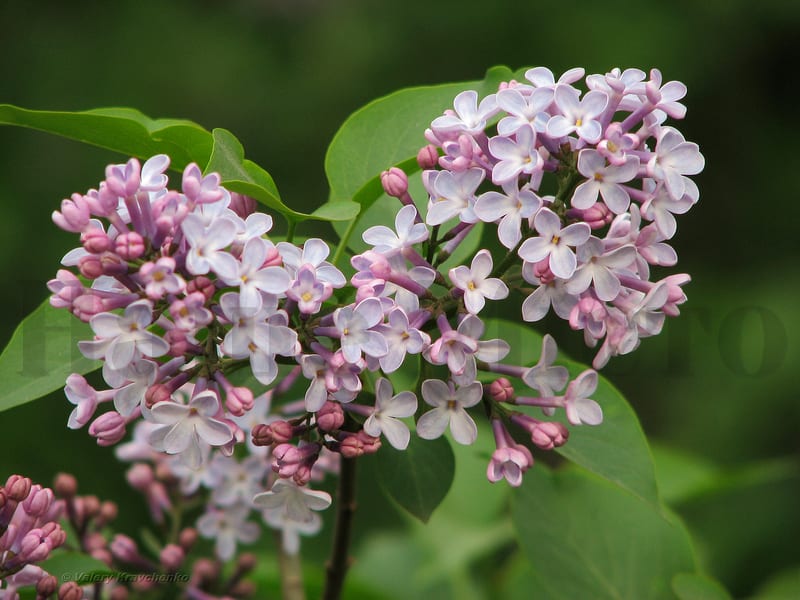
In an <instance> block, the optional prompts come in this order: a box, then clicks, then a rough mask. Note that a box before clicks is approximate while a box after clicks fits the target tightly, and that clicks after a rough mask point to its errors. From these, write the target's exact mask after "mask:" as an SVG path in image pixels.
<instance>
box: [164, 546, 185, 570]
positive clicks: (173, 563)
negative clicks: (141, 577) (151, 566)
mask: <svg viewBox="0 0 800 600" xmlns="http://www.w3.org/2000/svg"><path fill="white" fill-rule="evenodd" d="M185 559H186V554H185V553H184V551H183V548H181V547H180V546H178V545H177V544H167V545H166V546H164V549H163V550H162V551H161V554H160V555H159V561H160V562H161V566H162V567H163V568H164V570H165V571H167V572H174V571H177V570H178V569H179V568H180V566H181V565H182V564H183V561H184V560H185Z"/></svg>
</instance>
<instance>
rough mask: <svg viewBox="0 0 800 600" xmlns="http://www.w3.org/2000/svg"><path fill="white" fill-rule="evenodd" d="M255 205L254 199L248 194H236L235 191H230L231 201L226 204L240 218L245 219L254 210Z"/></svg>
mask: <svg viewBox="0 0 800 600" xmlns="http://www.w3.org/2000/svg"><path fill="white" fill-rule="evenodd" d="M256 206H257V204H256V201H255V200H253V198H251V197H250V196H244V195H242V194H237V193H236V192H231V202H230V204H228V208H230V209H231V210H232V211H233V212H235V213H236V214H237V215H239V216H240V217H241V218H242V219H246V218H247V217H249V216H250V215H252V214H253V213H254V212H256Z"/></svg>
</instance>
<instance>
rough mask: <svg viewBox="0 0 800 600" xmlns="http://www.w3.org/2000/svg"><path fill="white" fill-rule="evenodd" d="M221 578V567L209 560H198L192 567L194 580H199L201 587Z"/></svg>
mask: <svg viewBox="0 0 800 600" xmlns="http://www.w3.org/2000/svg"><path fill="white" fill-rule="evenodd" d="M217 577H219V565H218V564H216V563H215V562H214V561H212V560H209V559H208V558H198V559H197V560H196V561H194V565H193V567H192V579H197V580H199V581H198V583H199V585H200V586H203V584H210V583H213V582H214V581H216V579H217Z"/></svg>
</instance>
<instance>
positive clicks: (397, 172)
mask: <svg viewBox="0 0 800 600" xmlns="http://www.w3.org/2000/svg"><path fill="white" fill-rule="evenodd" d="M381 185H382V186H383V191H385V192H386V194H387V195H389V196H392V197H394V198H400V197H401V196H404V195H405V194H406V193H407V192H408V175H406V174H405V173H404V172H403V170H402V169H398V168H397V167H392V168H391V169H389V170H388V171H384V172H383V173H381Z"/></svg>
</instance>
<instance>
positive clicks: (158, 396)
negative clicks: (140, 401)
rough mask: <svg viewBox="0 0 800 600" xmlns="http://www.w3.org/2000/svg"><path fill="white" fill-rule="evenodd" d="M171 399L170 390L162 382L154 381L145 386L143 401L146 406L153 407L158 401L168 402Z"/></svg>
mask: <svg viewBox="0 0 800 600" xmlns="http://www.w3.org/2000/svg"><path fill="white" fill-rule="evenodd" d="M171 399H172V392H170V389H169V387H167V386H166V385H165V384H163V383H156V384H153V385H151V386H150V387H149V388H147V391H146V392H145V393H144V403H145V406H147V408H153V406H155V405H156V404H158V403H159V402H169V401H170V400H171Z"/></svg>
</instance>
